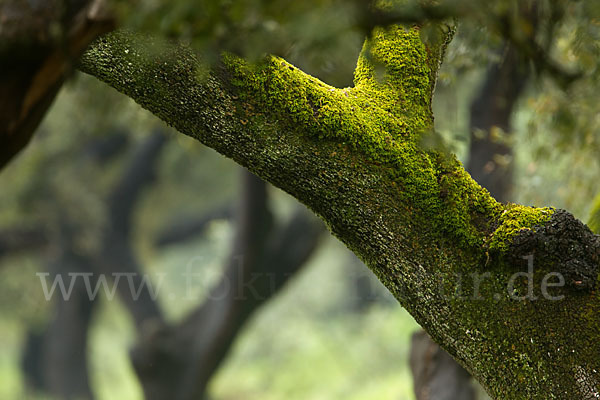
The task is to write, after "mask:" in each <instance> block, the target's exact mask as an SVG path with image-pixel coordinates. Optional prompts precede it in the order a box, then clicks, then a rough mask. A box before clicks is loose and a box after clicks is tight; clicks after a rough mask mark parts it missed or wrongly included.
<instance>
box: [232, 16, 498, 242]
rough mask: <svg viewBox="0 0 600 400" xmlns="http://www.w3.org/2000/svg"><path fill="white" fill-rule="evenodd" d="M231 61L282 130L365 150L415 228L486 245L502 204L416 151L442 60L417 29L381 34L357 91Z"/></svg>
mask: <svg viewBox="0 0 600 400" xmlns="http://www.w3.org/2000/svg"><path fill="white" fill-rule="evenodd" d="M432 57H433V58H434V60H433V61H432V60H431V58H432ZM225 63H226V65H227V66H228V69H229V71H230V73H231V74H232V75H233V78H232V80H231V81H232V83H233V84H234V85H235V86H237V87H239V88H240V91H239V92H240V96H241V97H242V100H243V101H248V102H253V103H255V108H256V109H261V108H265V109H269V110H270V111H271V112H272V111H275V115H276V116H277V119H278V121H277V122H278V123H279V124H280V125H282V127H283V128H285V129H289V130H292V131H293V130H297V131H298V132H299V133H300V132H302V133H301V134H306V133H307V132H308V135H309V136H310V137H311V139H313V140H320V141H326V140H328V141H335V142H338V143H341V144H342V145H345V146H350V147H351V148H352V149H354V150H357V151H359V152H360V153H361V154H363V155H364V156H365V157H366V158H367V159H368V161H369V162H371V163H374V164H376V165H381V166H382V167H383V168H385V169H386V175H387V178H388V179H387V184H391V185H393V186H394V187H396V188H398V190H399V192H400V193H399V200H400V202H401V203H403V204H410V205H411V207H413V210H414V215H415V218H418V219H417V220H415V222H416V223H421V224H426V225H430V226H431V228H430V231H431V232H432V234H434V235H435V234H437V235H439V236H440V237H443V236H445V235H450V236H451V237H453V238H454V239H458V242H459V243H461V244H464V245H469V246H471V245H477V246H481V245H483V240H484V237H485V233H487V230H488V228H489V221H491V219H492V218H494V217H495V216H496V215H498V214H499V213H500V212H501V210H502V208H501V206H500V205H499V204H498V203H497V202H496V201H495V200H494V199H493V198H491V196H490V195H489V193H488V192H487V191H486V190H484V189H482V188H481V187H480V186H479V185H478V184H477V183H476V182H474V181H473V180H472V179H471V177H470V176H469V175H468V174H467V173H466V172H465V171H464V168H463V167H462V165H461V164H460V162H458V160H456V159H455V158H454V157H453V156H449V155H445V154H440V153H438V152H436V151H429V150H427V149H423V148H422V146H421V145H420V143H421V142H422V137H423V135H428V134H431V131H432V129H433V117H432V112H431V96H432V91H433V82H432V77H434V76H435V74H436V72H437V66H438V63H439V59H438V55H437V54H435V55H432V53H431V51H429V50H428V49H427V48H426V46H425V45H424V44H423V43H422V41H421V37H420V34H419V29H417V28H412V29H407V28H404V27H400V26H394V27H390V28H386V29H383V28H378V29H376V30H375V31H374V33H373V36H372V37H371V38H370V39H369V40H367V41H366V43H365V45H364V48H363V51H362V53H361V56H360V58H359V61H358V65H357V68H356V72H355V84H356V85H355V87H353V88H344V89H337V88H334V87H332V86H329V85H327V84H325V83H323V82H321V81H319V80H317V79H315V78H313V77H311V76H309V75H307V74H305V73H303V72H302V71H300V70H299V69H297V68H295V67H294V66H292V65H290V64H289V63H287V62H286V61H285V60H283V59H281V58H278V57H270V58H269V59H268V60H266V62H265V63H264V64H262V65H250V64H248V63H246V62H245V61H243V60H240V59H239V58H237V57H235V56H231V55H228V56H226V57H225ZM244 94H246V97H243V96H244ZM298 127H301V129H298Z"/></svg>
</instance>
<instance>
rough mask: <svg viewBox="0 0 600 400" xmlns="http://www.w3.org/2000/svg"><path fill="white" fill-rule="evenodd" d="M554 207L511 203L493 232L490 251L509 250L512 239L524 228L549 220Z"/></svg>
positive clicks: (490, 239) (529, 228) (489, 244)
mask: <svg viewBox="0 0 600 400" xmlns="http://www.w3.org/2000/svg"><path fill="white" fill-rule="evenodd" d="M553 213H554V209H552V208H548V207H545V208H534V207H527V206H521V205H517V204H509V205H507V208H506V209H505V210H504V211H503V212H502V214H501V215H500V217H499V220H498V222H499V223H500V226H498V228H497V229H496V230H495V231H494V232H493V233H492V235H491V237H490V238H489V241H488V243H487V244H488V247H489V250H490V251H498V252H505V251H507V250H508V246H509V245H510V242H511V239H512V238H514V237H515V236H516V235H517V234H518V233H519V232H521V231H522V230H531V228H533V227H534V226H535V225H541V224H543V223H545V222H547V221H548V220H549V219H550V217H551V216H552V214H553Z"/></svg>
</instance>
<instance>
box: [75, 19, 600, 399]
mask: <svg viewBox="0 0 600 400" xmlns="http://www.w3.org/2000/svg"><path fill="white" fill-rule="evenodd" d="M448 36H449V34H448V31H447V30H446V31H444V30H443V29H440V39H439V40H437V41H436V44H434V45H428V44H424V43H422V42H421V41H420V36H419V32H418V29H405V28H402V27H390V28H388V29H387V30H385V31H383V34H382V36H379V35H374V36H373V38H372V39H371V40H373V41H375V42H374V43H371V44H367V46H366V48H367V49H369V48H375V49H376V48H380V46H381V45H382V44H380V43H377V42H378V41H381V40H392V39H393V43H394V44H395V45H391V44H388V43H385V44H384V48H385V49H386V50H385V51H386V53H387V52H396V53H395V54H398V55H399V56H398V57H387V56H386V57H385V58H383V59H381V58H380V59H377V60H376V61H378V63H379V64H382V63H383V67H384V69H385V71H386V73H385V74H383V75H382V77H381V79H380V80H377V82H378V83H377V86H376V87H375V89H373V88H372V87H367V88H365V87H363V86H362V83H363V79H362V78H361V77H362V75H361V73H360V71H364V70H365V68H363V67H360V65H359V69H358V79H357V86H356V87H354V88H348V89H335V88H333V87H331V86H328V85H326V84H324V83H322V82H320V81H318V80H316V79H314V78H312V77H310V76H308V75H306V74H304V73H302V72H301V71H299V70H298V69H296V68H295V67H293V66H291V65H290V64H288V63H287V62H285V61H284V60H282V59H279V58H275V57H271V58H269V59H268V60H266V61H265V63H263V65H260V66H251V65H248V64H246V63H244V62H243V61H241V60H239V59H236V58H235V57H232V56H227V57H225V59H224V62H223V65H221V66H220V67H219V68H217V69H215V70H214V71H212V72H211V73H208V74H207V73H206V68H205V66H204V65H203V64H202V63H201V62H200V61H199V60H198V58H197V57H196V56H195V55H194V54H193V53H192V52H191V50H189V49H187V48H184V47H181V46H175V45H167V44H164V43H156V42H152V41H151V40H148V39H146V38H142V37H140V36H137V35H133V34H129V33H126V32H117V33H114V34H109V35H107V36H104V37H103V38H102V39H101V40H99V41H98V42H96V43H95V44H94V45H93V46H92V48H91V49H90V50H89V51H88V52H86V54H85V55H84V57H83V58H82V64H81V68H82V70H84V71H85V72H88V73H90V74H92V75H94V76H96V77H98V78H99V79H102V80H104V81H105V82H107V83H108V84H110V85H111V86H113V87H115V88H116V89H118V90H120V91H122V92H123V93H125V94H127V95H128V96H130V97H132V98H133V99H135V100H136V101H137V102H138V103H140V104H141V105H142V106H143V107H145V108H147V109H149V110H150V111H151V112H153V113H155V114H156V115H158V116H159V117H160V118H162V119H164V120H165V121H167V122H168V123H170V124H172V125H173V126H175V127H176V128H177V129H178V130H180V131H181V132H183V133H185V134H188V135H190V136H193V137H195V138H197V139H199V140H200V141H202V142H203V143H205V144H206V145H208V146H210V147H213V148H215V149H216V150H218V151H219V152H221V153H223V154H225V155H226V156H228V157H231V158H233V159H234V160H235V161H237V162H238V163H240V164H242V165H244V166H246V167H247V168H248V169H250V170H251V171H253V172H254V173H256V174H257V175H259V176H260V177H262V178H264V179H266V180H268V181H270V182H272V183H274V184H275V185H276V186H278V187H280V188H282V189H284V190H285V191H287V192H289V193H290V194H292V195H293V196H294V197H296V198H298V199H299V200H300V201H302V202H304V203H305V204H307V205H308V206H309V207H310V208H311V209H312V210H313V211H315V212H316V213H317V214H319V215H320V216H321V217H322V218H323V219H324V220H325V221H326V222H327V223H328V225H329V227H330V229H331V230H332V232H333V233H334V234H335V235H336V236H337V237H338V238H340V239H341V240H342V241H343V242H344V243H345V244H346V245H347V246H348V247H349V248H350V249H352V250H353V251H354V252H355V253H356V254H358V255H359V256H360V257H361V258H362V259H363V261H365V263H366V264H367V265H368V266H369V267H370V268H371V269H372V270H373V272H374V273H375V274H376V275H377V276H378V277H379V279H380V280H381V281H382V282H383V283H384V284H385V285H386V286H387V287H388V288H389V289H390V291H392V293H393V294H394V295H395V296H396V298H397V299H398V300H399V301H400V302H401V303H402V305H403V306H404V307H405V308H406V309H407V310H408V311H409V312H410V313H411V314H412V315H413V316H414V317H415V319H416V320H417V321H418V322H419V323H420V324H421V325H422V326H423V327H424V328H425V329H426V330H427V331H428V332H429V333H430V334H431V336H432V337H433V338H434V339H435V340H436V341H437V342H439V343H440V344H441V345H442V346H443V347H444V348H445V349H446V350H448V351H449V352H450V354H451V355H453V356H454V357H455V358H456V359H457V360H458V361H459V362H460V363H461V364H463V365H464V366H465V367H466V368H467V369H468V370H469V371H470V372H471V373H472V374H473V375H474V376H475V377H476V378H477V379H478V380H479V381H480V382H482V384H483V385H484V386H485V387H486V389H487V390H488V391H489V392H490V393H491V394H492V395H493V396H495V397H496V398H510V399H538V398H539V399H546V398H547V395H548V393H551V394H552V396H554V397H555V398H564V399H567V398H572V396H573V394H574V393H578V397H580V398H586V399H587V398H593V397H591V396H592V393H593V392H596V391H597V390H598V386H599V382H598V380H599V378H598V375H597V371H599V370H600V360H598V357H597V355H598V354H600V341H599V340H597V339H598V336H600V331H599V329H600V328H599V326H598V324H597V317H596V316H597V315H598V311H599V310H598V307H599V304H600V301H599V299H598V298H597V296H596V295H595V294H594V293H595V292H594V289H595V288H596V286H597V282H596V276H597V273H598V257H599V255H600V240H599V239H598V237H597V236H594V235H592V234H591V233H590V232H589V230H588V229H587V227H585V226H584V225H583V224H581V223H580V222H578V221H576V220H575V219H573V218H572V217H570V216H569V215H568V214H566V213H564V212H559V213H555V212H554V210H552V209H537V208H529V207H523V206H517V205H502V204H500V203H497V202H496V201H495V200H494V199H493V198H492V197H491V196H490V195H489V193H488V192H487V191H486V190H484V189H482V188H481V187H480V186H479V185H477V184H476V183H475V182H474V181H473V180H472V179H471V177H470V176H469V175H468V174H467V173H466V172H465V171H464V169H463V167H462V165H461V164H460V163H459V162H458V161H457V160H456V159H455V158H454V157H452V156H450V155H446V154H441V153H439V152H437V151H433V150H428V149H423V148H422V147H421V146H420V145H419V143H421V141H422V139H423V136H424V135H427V134H428V131H429V130H430V128H431V127H432V121H433V118H432V116H431V113H430V104H431V103H430V100H431V95H432V90H433V86H434V79H435V74H436V70H437V66H438V63H439V59H440V56H441V53H442V48H443V44H445V43H446V41H447V40H446V39H447V38H448ZM374 58H377V57H374ZM371 70H372V71H374V73H376V71H377V68H376V65H373V67H372V68H371ZM397 81H398V82H401V83H400V85H397V84H396V82H397ZM379 82H382V83H379ZM379 85H383V86H379ZM394 88H395V89H397V90H398V91H399V92H400V95H398V96H394V95H392V93H393V91H392V90H393V89H394ZM402 93H404V95H402ZM403 105H405V107H403ZM550 242H554V243H561V245H560V246H559V248H558V250H554V249H552V248H551V247H548V246H546V247H545V246H544V243H550ZM528 251H533V252H534V253H535V254H534V256H535V260H536V263H535V274H533V275H534V276H533V277H532V278H533V279H532V283H533V284H534V285H535V287H537V288H540V285H541V284H542V282H543V279H544V277H545V275H546V274H547V273H550V272H556V273H560V274H564V275H565V276H569V282H567V283H566V285H565V286H564V287H558V288H553V289H555V290H553V292H552V295H553V296H557V295H561V296H564V297H563V298H562V300H560V301H558V300H557V301H551V300H548V299H547V298H545V297H543V298H542V297H541V296H539V294H540V293H539V290H538V292H537V295H538V299H537V300H536V301H527V300H525V301H516V300H515V298H516V295H522V294H523V293H524V292H525V293H526V292H527V289H528V287H529V286H528V285H527V283H528V282H524V281H523V280H522V279H519V280H511V277H512V276H513V275H514V274H515V273H516V272H518V271H522V270H523V269H526V268H527V266H526V264H525V262H524V261H523V260H520V258H519V257H520V256H524V255H526V253H527V252H528ZM472 273H477V274H483V275H484V276H486V277H487V281H485V283H481V284H480V285H479V284H478V285H473V286H469V287H466V286H467V285H463V287H462V288H461V290H462V293H459V294H462V295H458V294H456V293H457V291H456V287H457V286H456V282H457V277H463V278H464V279H467V278H468V277H469V276H470V275H469V274H472ZM579 278H581V282H584V284H583V285H580V284H578V283H577V282H580V279H579ZM583 278H585V280H584V279H583ZM511 284H512V286H511ZM450 289H451V290H452V293H455V295H452V296H450V295H449V294H448V293H451V292H450ZM574 333H576V334H574Z"/></svg>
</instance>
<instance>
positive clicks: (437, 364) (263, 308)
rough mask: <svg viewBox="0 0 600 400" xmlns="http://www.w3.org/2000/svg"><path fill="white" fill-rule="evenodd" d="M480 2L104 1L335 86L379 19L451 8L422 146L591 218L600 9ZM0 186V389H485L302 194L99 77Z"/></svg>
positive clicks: (497, 183)
mask: <svg viewBox="0 0 600 400" xmlns="http://www.w3.org/2000/svg"><path fill="white" fill-rule="evenodd" d="M478 3H479V2H473V1H466V0H463V1H454V2H443V1H442V2H439V5H438V8H432V9H430V8H428V7H425V6H422V5H419V4H417V3H411V2H402V4H403V7H400V8H398V9H393V10H392V11H390V12H389V13H387V14H377V13H371V12H366V11H365V9H364V8H363V6H362V5H361V2H341V1H334V0H329V1H327V0H322V1H307V2H292V3H291V2H284V1H257V0H243V1H236V2H233V1H204V2H195V1H190V0H176V1H171V2H166V1H164V2H162V1H158V0H156V1H148V2H135V1H115V2H114V3H113V4H112V6H113V8H114V10H115V11H114V12H115V13H116V15H117V16H118V23H119V25H120V26H123V27H127V28H131V29H135V30H138V31H144V32H147V33H151V34H154V35H161V36H165V37H168V38H173V39H177V40H179V41H183V42H186V43H188V44H189V45H190V46H192V47H193V48H194V49H195V50H196V51H197V52H198V54H201V55H202V57H203V59H205V60H206V62H207V65H210V64H211V63H213V62H215V61H216V60H217V59H218V54H220V52H221V51H224V50H225V51H231V52H235V53H237V54H240V55H242V56H244V57H247V58H249V59H251V60H258V59H260V57H262V56H263V55H264V54H265V53H274V54H278V55H281V56H284V57H285V58H286V59H288V60H289V61H290V62H292V63H293V64H295V65H297V66H298V67H300V68H302V69H303V70H304V71H306V72H308V73H310V74H312V75H315V76H317V77H318V78H320V79H322V80H323V81H325V82H327V83H329V84H332V85H335V86H338V87H346V86H351V85H352V75H353V70H354V66H355V63H356V59H357V56H358V53H359V52H360V50H361V46H362V42H363V40H364V37H365V35H366V34H367V32H368V31H369V30H370V28H371V27H372V26H373V25H374V24H377V23H380V22H381V21H384V22H385V21H387V20H386V18H388V19H389V20H398V21H404V20H406V21H413V22H415V21H416V22H421V21H424V20H428V19H439V18H447V17H449V16H450V17H452V16H458V17H459V20H460V24H459V28H458V32H457V34H456V36H455V38H454V40H453V41H452V43H451V44H450V46H449V48H448V52H447V55H446V58H445V62H444V65H443V67H442V69H441V71H440V74H439V81H438V85H437V88H436V93H435V98H434V114H435V118H436V119H435V123H436V132H437V139H438V140H437V141H438V142H439V143H436V144H435V145H436V146H440V147H442V148H444V149H446V150H447V151H451V152H453V153H455V154H457V156H458V157H459V158H460V159H461V160H462V161H463V162H464V164H465V166H466V167H467V168H468V170H469V171H470V173H471V174H472V175H473V177H474V178H475V179H476V180H477V181H478V182H480V183H481V184H482V185H483V186H485V187H486V188H488V189H489V190H490V192H491V193H492V194H493V195H494V196H495V197H496V198H498V199H499V200H502V201H511V202H516V203H521V204H526V205H536V206H546V205H550V206H554V207H557V208H565V209H568V210H569V211H571V212H572V213H573V214H574V215H575V216H576V217H578V218H580V219H582V220H583V221H585V220H586V219H587V216H588V213H589V211H590V207H591V206H592V200H593V198H594V195H595V194H596V191H597V187H596V186H597V184H596V182H597V181H596V178H597V176H598V161H597V160H598V157H597V154H598V150H599V149H598V147H599V145H600V136H599V135H598V125H599V122H600V121H599V117H598V112H597V101H596V96H597V93H598V89H599V88H600V86H599V84H598V67H597V63H598V61H597V60H598V59H599V58H598V55H599V54H598V53H599V51H600V49H599V45H598V43H599V41H598V39H599V38H598V21H600V20H599V19H598V16H600V5H597V4H594V2H592V1H587V2H586V1H576V2H566V1H564V2H563V1H547V2H546V1H541V0H540V1H531V2H522V1H521V2H516V1H514V2H513V1H497V2H490V3H488V2H486V3H485V4H478ZM432 10H433V11H432ZM423 32H424V33H423V34H425V35H426V34H427V30H426V29H424V30H423ZM532 43H533V44H535V46H533V45H532ZM0 181H1V182H2V187H3V188H9V189H10V190H3V192H2V193H0V274H1V279H0V343H1V344H0V347H1V349H2V351H0V398H2V399H98V400H108V399H111V400H112V399H133V400H135V399H142V398H144V396H145V398H147V399H167V398H176V397H175V395H179V396H181V398H182V399H183V398H203V397H204V398H210V399H267V400H268V399H284V398H285V399H338V398H344V399H424V398H426V397H423V396H425V395H424V394H423V393H424V391H427V390H428V391H429V393H431V392H432V391H433V393H435V391H436V390H438V391H440V393H442V392H443V390H444V388H442V389H440V387H439V385H440V384H439V382H447V381H444V379H449V380H450V383H446V384H444V387H445V390H446V391H448V390H455V391H454V392H452V393H453V394H445V396H446V397H443V396H444V395H443V394H440V396H439V397H431V399H435V398H438V399H459V400H461V399H465V400H470V399H475V398H479V399H482V398H484V395H483V394H481V393H478V392H480V389H478V388H476V386H473V388H471V387H470V378H469V376H468V374H466V372H464V371H462V370H461V369H460V367H458V366H457V365H452V362H450V361H443V360H444V356H443V354H442V352H441V350H439V349H437V348H436V347H435V345H434V344H432V343H430V342H428V341H427V338H426V336H423V334H422V333H419V327H418V325H417V324H416V323H415V322H414V321H413V320H412V318H411V317H410V315H408V314H407V313H406V311H404V310H403V309H402V308H401V307H400V306H399V305H398V304H397V302H396V300H395V299H394V298H393V297H392V296H391V295H390V294H389V293H388V292H387V290H386V289H385V288H384V287H383V286H382V285H381V284H380V283H379V282H377V280H376V279H375V277H374V275H373V274H371V273H370V271H369V270H368V268H367V267H365V266H364V265H363V264H362V263H361V262H360V260H358V259H357V258H356V257H355V256H353V255H352V254H351V253H350V252H349V251H348V250H347V249H346V248H345V247H344V246H343V245H342V244H340V243H339V242H338V241H337V240H336V239H334V238H332V237H331V235H330V234H329V233H328V232H327V230H326V227H325V226H324V225H323V224H322V222H321V221H319V220H318V219H317V218H315V217H314V216H312V215H311V214H310V213H309V212H308V211H307V210H306V209H304V207H303V206H301V205H299V204H298V203H297V202H296V201H295V200H294V199H292V198H291V197H289V196H288V195H286V194H285V193H283V192H281V191H279V190H278V189H276V188H274V187H272V186H270V185H268V184H265V183H264V182H262V181H260V180H259V179H258V178H256V177H254V176H252V175H251V174H249V173H247V172H245V171H243V170H242V168H240V167H238V166H237V165H236V164H234V163H233V162H232V161H230V160H227V159H225V158H223V157H222V156H220V155H219V154H217V153H216V152H214V151H213V150H211V149H209V148H207V147H205V146H203V145H201V144H200V143H198V142H197V141H195V140H193V139H191V138H188V137H186V136H184V135H181V134H178V133H177V132H175V131H173V130H172V129H171V128H169V127H167V126H166V125H164V124H163V123H162V122H161V121H159V120H158V119H157V118H156V117H154V116H153V115H151V114H149V113H148V112H146V111H144V110H142V109H141V108H140V107H139V106H137V105H136V104H135V103H133V101H131V100H130V99H128V98H127V97H125V96H123V95H120V94H119V93H117V92H116V91H115V90H113V89H111V88H109V87H108V86H106V85H104V84H102V83H100V82H99V81H97V80H95V79H94V78H91V77H89V76H86V75H83V74H81V73H75V74H74V75H73V76H72V78H71V79H70V80H68V81H67V82H66V83H65V85H64V86H63V88H62V89H61V91H60V93H59V94H58V96H57V98H56V100H55V101H54V103H53V105H52V107H51V108H50V110H49V112H48V114H47V116H46V117H45V119H44V121H43V122H42V124H41V126H40V127H39V128H38V129H37V132H36V135H35V137H34V139H33V140H32V143H31V144H30V145H29V146H28V147H27V148H26V149H25V150H24V151H22V152H21V153H20V154H19V155H18V156H17V157H16V159H14V160H13V161H12V162H11V163H10V164H9V165H8V166H7V167H6V168H4V170H2V172H1V173H0ZM118 275H121V277H120V278H119V279H120V280H119V281H118V282H116V279H115V277H116V276H118ZM100 276H106V277H108V278H109V279H108V280H107V281H106V282H104V283H103V282H102V280H101V278H99V277H100ZM61 277H62V278H61ZM84 277H87V278H85V279H84ZM57 278H61V279H63V284H64V286H62V287H61V285H60V282H57V281H56V279H57ZM86 279H87V281H86ZM86 283H87V286H86ZM53 284H54V285H53ZM105 284H106V285H105ZM90 288H92V289H94V288H98V290H97V291H96V294H95V295H94V296H93V297H94V298H93V299H92V300H90V296H89V291H90V290H89V289H90ZM132 288H133V292H132ZM111 289H114V290H112V291H111ZM53 290H54V291H53ZM52 291H53V292H52ZM50 292H52V293H53V294H52V295H50ZM65 293H69V295H67V296H65V295H63V294H65ZM67 297H68V299H67ZM438 375H439V376H441V377H443V379H441V380H440V381H438V383H437V386H436V382H435V376H438ZM467 386H468V387H467ZM427 388H428V389H427ZM144 393H145V394H144Z"/></svg>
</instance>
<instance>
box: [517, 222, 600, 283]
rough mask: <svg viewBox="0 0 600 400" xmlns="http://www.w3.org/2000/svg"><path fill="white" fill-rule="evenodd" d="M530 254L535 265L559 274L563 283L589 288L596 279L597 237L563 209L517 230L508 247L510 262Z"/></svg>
mask: <svg viewBox="0 0 600 400" xmlns="http://www.w3.org/2000/svg"><path fill="white" fill-rule="evenodd" d="M531 254H533V255H534V257H535V263H536V265H541V266H544V268H545V269H548V272H558V273H560V274H562V276H563V277H564V279H565V283H566V285H567V286H570V287H572V288H575V289H579V290H593V289H594V288H595V287H596V283H597V280H598V264H599V262H600V236H598V235H594V233H592V231H591V230H590V229H589V228H588V227H587V226H586V225H585V224H583V223H582V222H581V221H579V220H577V219H576V218H575V217H573V215H572V214H570V213H569V212H567V211H565V210H556V211H555V212H554V213H553V214H552V216H551V217H550V219H549V220H548V221H547V222H545V223H543V224H540V225H535V226H533V227H532V228H531V229H522V230H520V231H519V232H518V233H517V234H516V235H515V236H514V237H513V239H512V241H511V243H510V245H509V246H508V252H507V253H506V256H507V258H508V261H509V262H511V263H515V264H516V263H517V262H522V258H523V257H524V256H528V255H531Z"/></svg>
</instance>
